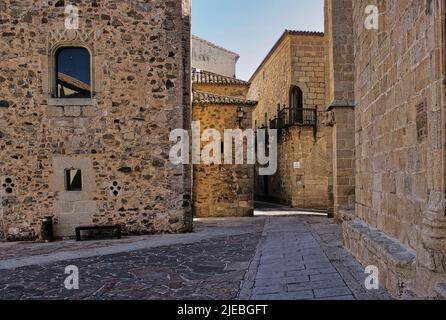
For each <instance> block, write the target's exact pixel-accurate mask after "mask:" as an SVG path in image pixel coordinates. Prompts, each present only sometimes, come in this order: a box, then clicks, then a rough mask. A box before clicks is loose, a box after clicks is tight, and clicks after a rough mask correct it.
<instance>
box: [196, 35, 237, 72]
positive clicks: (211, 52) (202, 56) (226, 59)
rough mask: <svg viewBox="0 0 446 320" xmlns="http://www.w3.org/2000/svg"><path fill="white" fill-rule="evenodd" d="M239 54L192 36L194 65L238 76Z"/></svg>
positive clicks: (202, 68)
mask: <svg viewBox="0 0 446 320" xmlns="http://www.w3.org/2000/svg"><path fill="white" fill-rule="evenodd" d="M239 58H240V57H239V55H238V54H237V53H235V52H231V51H229V50H226V49H225V48H222V47H219V46H217V45H215V44H213V43H211V42H209V41H206V40H204V39H201V38H199V37H196V36H193V37H192V67H193V68H197V69H201V70H206V71H209V72H213V73H216V74H220V75H223V76H227V77H233V78H235V77H236V66H237V61H238V59H239Z"/></svg>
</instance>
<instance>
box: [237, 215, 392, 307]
mask: <svg viewBox="0 0 446 320" xmlns="http://www.w3.org/2000/svg"><path fill="white" fill-rule="evenodd" d="M276 210H277V211H280V212H281V213H282V214H271V216H267V215H265V216H266V217H267V221H266V223H265V229H264V231H263V235H262V240H261V243H260V244H259V247H258V249H257V251H258V252H257V256H258V259H257V261H256V263H251V266H250V274H252V275H254V276H252V277H251V279H249V281H246V283H244V284H243V286H242V290H241V295H240V299H244V300H247V299H260V300H290V299H292V300H307V299H318V300H319V299H321V300H325V299H327V300H356V299H361V300H362V299H370V300H382V299H386V300H387V299H392V298H391V296H390V295H389V294H388V293H387V291H385V290H384V289H380V290H375V291H369V290H366V289H365V285H364V283H365V279H366V276H367V275H366V274H365V268H363V267H362V266H361V265H360V264H359V262H358V261H356V259H355V258H354V257H353V256H351V255H350V254H349V253H348V252H347V251H346V250H345V249H344V248H343V247H342V240H341V228H340V226H339V225H337V224H335V223H334V222H333V221H332V220H330V219H328V218H327V217H321V216H311V215H307V216H303V215H288V216H287V215H285V214H284V212H287V209H283V208H280V209H277V208H276ZM288 211H289V210H288ZM268 213H272V209H271V208H269V210H268ZM290 213H291V212H290Z"/></svg>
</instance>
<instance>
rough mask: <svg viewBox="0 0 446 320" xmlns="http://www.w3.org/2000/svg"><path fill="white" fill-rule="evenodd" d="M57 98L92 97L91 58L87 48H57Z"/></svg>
mask: <svg viewBox="0 0 446 320" xmlns="http://www.w3.org/2000/svg"><path fill="white" fill-rule="evenodd" d="M55 60H56V61H55V62H56V77H55V78H56V98H65V99H67V98H91V59H90V53H89V52H88V50H87V49H85V48H80V47H79V48H76V47H65V48H60V49H59V50H57V52H56V55H55Z"/></svg>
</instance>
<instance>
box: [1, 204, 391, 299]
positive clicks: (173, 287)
mask: <svg viewBox="0 0 446 320" xmlns="http://www.w3.org/2000/svg"><path fill="white" fill-rule="evenodd" d="M258 213H259V214H260V215H261V216H259V217H256V218H250V219H210V220H199V221H197V222H196V230H195V232H194V233H191V234H183V235H162V236H144V237H131V238H125V239H122V240H115V241H93V242H82V243H76V242H73V241H61V242H56V243H52V244H35V243H14V244H11V243H6V244H5V243H2V244H0V299H25V300H26V299H141V300H142V299H218V300H222V299H225V300H232V299H265V300H269V299H293V300H294V299H389V298H390V297H389V296H388V295H387V293H386V292H385V291H384V290H379V291H367V290H365V288H364V287H363V283H364V280H365V274H364V268H363V267H361V266H360V265H359V263H358V262H357V261H356V260H355V259H354V258H353V257H352V256H351V255H350V254H348V252H346V251H345V250H344V249H343V248H342V245H341V242H340V227H339V226H338V225H336V224H334V223H332V222H331V221H330V220H329V219H327V218H326V217H323V216H307V215H293V216H287V214H290V213H296V212H291V211H287V210H286V209H284V208H281V207H270V208H266V209H264V210H261V211H259V212H258ZM281 215H284V216H281ZM68 265H75V266H77V267H78V268H79V272H80V288H79V290H67V289H65V287H64V280H65V279H66V277H67V275H65V274H64V271H65V267H66V266H68Z"/></svg>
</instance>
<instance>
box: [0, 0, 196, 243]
mask: <svg viewBox="0 0 446 320" xmlns="http://www.w3.org/2000/svg"><path fill="white" fill-rule="evenodd" d="M68 4H69V2H68V1H63V0H58V1H56V0H55V1H31V0H23V1H10V0H6V1H1V2H0V25H1V32H0V137H1V140H0V187H1V207H0V209H1V210H0V237H2V238H4V239H7V240H34V239H37V238H39V234H40V227H41V219H42V218H43V217H45V216H54V221H55V234H56V236H58V237H70V236H73V235H74V227H75V226H79V225H85V224H87V225H90V224H121V225H122V226H123V227H124V231H125V233H127V234H140V233H152V232H182V231H188V230H190V229H191V227H192V222H191V221H192V212H191V211H192V210H191V203H190V199H191V188H192V183H191V173H192V171H191V168H190V167H189V166H184V167H183V166H180V167H174V166H172V165H171V164H170V163H169V150H170V148H171V142H170V141H169V133H170V131H171V130H172V129H175V128H185V129H189V127H190V122H191V102H190V101H191V94H190V92H191V83H190V43H191V36H190V34H191V30H190V1H189V0H167V1H166V0H152V1H144V2H143V1H115V0H102V1H84V0H79V1H75V4H76V8H73V7H68V10H67V7H66V5H68ZM70 12H71V13H70ZM66 13H68V14H70V15H69V16H67V15H66ZM77 24H78V25H77Z"/></svg>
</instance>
